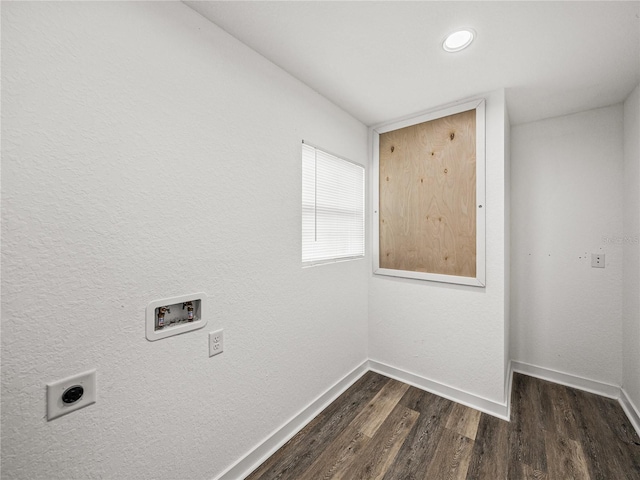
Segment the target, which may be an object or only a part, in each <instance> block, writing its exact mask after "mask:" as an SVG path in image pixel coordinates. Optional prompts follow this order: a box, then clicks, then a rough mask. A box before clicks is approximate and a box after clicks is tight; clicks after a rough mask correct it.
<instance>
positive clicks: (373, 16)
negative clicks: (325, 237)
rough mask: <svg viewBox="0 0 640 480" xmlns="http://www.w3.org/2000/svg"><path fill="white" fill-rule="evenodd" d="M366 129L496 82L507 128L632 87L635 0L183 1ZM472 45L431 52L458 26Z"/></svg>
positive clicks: (638, 48)
mask: <svg viewBox="0 0 640 480" xmlns="http://www.w3.org/2000/svg"><path fill="white" fill-rule="evenodd" d="M184 3H186V4H187V5H188V6H190V7H191V8H193V9H194V10H196V11H198V12H199V13H200V14H202V15H203V16H204V17H206V18H208V19H209V20H211V21H212V22H214V23H215V24H217V25H218V26H220V27H221V28H223V29H224V30H226V31H227V32H229V33H230V34H231V35H233V36H234V37H236V38H237V39H239V40H240V41H242V42H243V43H245V44H246V45H248V46H249V47H251V48H252V49H254V50H256V51H257V52H259V53H260V54H262V55H263V56H265V57H266V58H268V59H269V60H271V61H272V62H273V63H275V64H276V65H279V66H280V67H282V68H283V69H284V70H286V71H287V72H289V73H290V74H291V75H293V76H294V77H296V78H298V79H299V80H301V81H302V82H304V83H305V84H307V85H308V86H310V87H311V88H313V89H314V90H316V91H317V92H319V93H320V94H322V95H323V96H325V97H326V98H328V99H330V100H331V101H332V102H334V103H335V104H337V105H339V106H340V107H341V108H343V109H344V110H346V111H347V112H349V113H350V114H351V115H353V116H354V117H355V118H357V119H359V120H360V121H362V122H363V123H365V124H366V125H374V124H377V123H381V122H386V121H388V120H392V119H395V118H399V117H403V116H407V115H409V114H412V113H416V112H420V111H422V110H426V109H429V108H433V107H437V106H439V105H443V104H446V103H449V102H453V101H457V100H461V99H464V98H465V97H469V96H473V95H477V94H481V93H483V92H487V91H491V90H495V89H499V88H505V89H506V92H507V103H508V107H509V113H510V117H511V123H512V124H519V123H525V122H530V121H534V120H539V119H542V118H549V117H554V116H558V115H564V114H568V113H574V112H578V111H583V110H587V109H590V108H597V107H602V106H606V105H612V104H615V103H618V102H621V101H623V100H624V99H625V98H626V96H627V95H628V94H629V93H630V92H631V91H632V90H633V88H634V86H635V85H637V84H638V83H639V82H640V1H628V2H625V1H604V2H574V1H552V2H520V1H512V2H485V1H475V2H453V1H452V2H399V1H398V2H396V1H386V2H328V1H316V2H271V1H248V2H213V1H185V2H184ZM460 26H467V27H472V28H473V29H475V30H476V32H477V39H476V41H475V42H474V43H473V44H472V45H471V47H469V48H468V49H466V50H464V51H462V52H459V53H455V54H451V53H446V52H444V50H442V48H441V43H442V40H443V38H444V36H445V35H446V34H447V33H449V32H451V31H452V30H455V29H456V28H457V27H460Z"/></svg>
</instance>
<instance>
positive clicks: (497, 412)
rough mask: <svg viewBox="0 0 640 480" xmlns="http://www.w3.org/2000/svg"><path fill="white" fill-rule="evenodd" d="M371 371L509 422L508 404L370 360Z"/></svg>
mask: <svg viewBox="0 0 640 480" xmlns="http://www.w3.org/2000/svg"><path fill="white" fill-rule="evenodd" d="M369 369H370V370H372V371H374V372H377V373H380V374H382V375H385V376H387V377H391V378H394V379H396V380H399V381H401V382H404V383H408V384H409V385H413V386H414V387H417V388H419V389H421V390H426V391H427V392H431V393H434V394H436V395H438V396H440V397H444V398H446V399H448V400H451V401H452V402H456V403H461V404H462V405H466V406H467V407H471V408H474V409H476V410H480V411H481V412H484V413H487V414H489V415H492V416H494V417H498V418H501V419H502V420H507V421H509V406H508V403H504V404H503V403H498V402H495V401H493V400H489V399H486V398H483V397H479V396H478V395H474V394H473V393H469V392H465V391H464V390H460V389H458V388H454V387H450V386H448V385H444V384H442V383H438V382H435V381H433V380H429V379H428V378H424V377H421V376H420V375H416V374H415V373H410V372H407V371H405V370H402V369H399V368H396V367H392V366H390V365H386V364H384V363H381V362H377V361H375V360H369Z"/></svg>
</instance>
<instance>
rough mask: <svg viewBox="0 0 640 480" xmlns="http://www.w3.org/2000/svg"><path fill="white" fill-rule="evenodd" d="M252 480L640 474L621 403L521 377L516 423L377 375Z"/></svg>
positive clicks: (615, 478)
mask: <svg viewBox="0 0 640 480" xmlns="http://www.w3.org/2000/svg"><path fill="white" fill-rule="evenodd" d="M247 479H248V480H275V479H280V480H288V479H290V480H318V479H344V480H356V479H362V480H372V479H383V480H423V479H425V480H427V479H428V480H449V479H450V480H465V479H466V480H481V479H482V480H485V479H486V480H499V479H509V480H526V479H547V480H568V479H575V480H578V479H580V480H582V479H590V480H640V438H638V435H637V434H636V432H635V431H634V429H633V427H632V426H631V424H630V423H629V421H628V419H627V417H626V416H625V414H624V412H623V410H622V408H621V407H620V405H619V404H618V402H616V401H615V400H611V399H608V398H603V397H600V396H598V395H594V394H590V393H586V392H582V391H579V390H575V389H572V388H568V387H564V386H561V385H557V384H554V383H550V382H546V381H544V380H538V379H536V378H532V377H528V376H524V375H519V374H515V375H514V378H513V391H512V403H511V422H505V421H503V420H499V419H497V418H495V417H492V416H490V415H487V414H485V413H480V412H478V411H477V410H473V409H471V408H468V407H465V406H463V405H460V404H457V403H454V402H451V401H449V400H446V399H444V398H441V397H438V396H436V395H433V394H431V393H428V392H424V391H422V390H420V389H417V388H415V387H411V386H409V385H406V384H404V383H402V382H398V381H396V380H393V379H390V378H387V377H384V376H382V375H380V374H377V373H374V372H368V373H367V374H365V375H364V376H363V377H362V378H360V380H358V381H357V382H356V383H355V384H354V385H353V386H351V388H349V389H348V390H347V391H346V392H345V393H343V394H342V395H341V396H340V397H339V398H338V399H337V400H336V401H335V402H333V403H332V404H331V405H329V406H328V407H327V408H326V409H325V410H324V411H323V412H321V413H320V414H319V415H318V416H317V417H316V418H314V419H313V420H312V421H311V422H310V423H309V424H308V425H307V426H306V427H305V428H304V429H302V430H301V431H300V432H299V433H298V434H297V435H295V436H294V437H293V438H292V439H291V440H289V442H287V443H286V444H285V445H284V446H283V447H282V448H281V449H280V450H278V451H277V452H276V453H275V454H274V455H273V456H271V457H270V458H269V459H268V460H267V461H266V462H264V463H263V464H262V465H261V466H260V467H258V468H257V469H256V470H255V471H254V472H253V473H252V474H251V475H249V476H248V477H247Z"/></svg>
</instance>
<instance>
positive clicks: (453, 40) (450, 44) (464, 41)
mask: <svg viewBox="0 0 640 480" xmlns="http://www.w3.org/2000/svg"><path fill="white" fill-rule="evenodd" d="M475 36H476V35H475V32H474V31H473V30H471V29H470V28H465V29H464V30H458V31H456V32H453V33H450V34H449V35H447V38H445V39H444V42H442V48H444V49H445V51H447V52H459V51H460V50H463V49H465V48H467V47H468V46H469V45H471V42H473V39H474V38H475Z"/></svg>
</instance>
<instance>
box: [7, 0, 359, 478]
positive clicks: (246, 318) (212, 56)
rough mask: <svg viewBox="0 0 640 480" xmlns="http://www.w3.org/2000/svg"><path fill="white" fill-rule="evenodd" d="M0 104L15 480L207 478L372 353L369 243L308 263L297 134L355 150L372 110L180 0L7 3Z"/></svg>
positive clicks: (10, 454)
mask: <svg viewBox="0 0 640 480" xmlns="http://www.w3.org/2000/svg"><path fill="white" fill-rule="evenodd" d="M2 102H3V105H2V140H3V144H2V149H3V152H2V155H3V158H2V162H3V165H2V170H3V171H2V195H3V197H2V242H3V244H2V280H3V284H2V317H3V323H2V462H3V466H2V467H3V472H2V473H3V478H6V479H14V478H15V479H18V478H19V479H26V478H28V479H49V480H50V479H87V478H105V479H136V478H154V479H172V480H175V479H178V478H180V479H210V478H213V477H214V476H215V475H216V474H218V473H220V472H221V471H222V470H223V469H224V468H225V467H227V466H228V465H230V464H231V463H233V462H234V461H236V460H237V459H238V458H239V457H241V456H242V455H244V454H245V453H247V452H248V451H249V450H250V449H251V448H252V447H253V446H254V445H256V444H257V443H258V442H260V441H262V440H263V439H264V438H265V437H266V436H267V435H268V434H270V433H271V432H272V431H273V430H274V429H275V428H277V427H279V426H280V425H282V424H283V423H284V422H285V421H287V420H288V419H289V418H290V417H291V416H292V415H294V414H295V413H297V412H298V411H299V410H300V409H302V408H303V407H306V406H307V405H308V404H309V403H310V402H311V401H312V400H314V399H315V397H316V396H318V395H319V394H321V393H322V392H324V391H325V390H326V389H327V388H329V387H330V386H332V385H334V384H335V383H336V382H337V381H338V380H339V379H340V378H342V377H343V376H344V375H346V374H347V373H348V372H350V371H351V370H352V369H353V368H355V367H356V366H357V365H359V364H360V363H361V362H362V361H364V360H365V359H366V357H367V345H366V342H367V278H368V272H369V271H370V262H369V261H368V260H360V261H353V262H347V263H337V264H332V265H324V266H320V267H316V268H308V269H302V268H301V260H300V237H301V233H300V210H301V209H300V197H301V190H300V189H301V186H300V178H301V167H300V155H301V153H300V152H301V147H300V142H301V139H305V140H308V141H310V142H312V143H314V144H316V145H319V146H323V147H325V148H327V149H328V150H330V151H332V152H337V153H339V154H341V155H344V156H345V157H347V158H349V159H351V160H353V161H356V162H360V163H363V164H365V163H367V162H368V158H367V130H366V128H365V127H364V126H363V125H362V124H361V123H359V122H357V121H356V120H354V119H353V118H351V117H350V116H348V115H347V114H345V113H344V112H343V111H341V110H340V109H338V108H337V107H335V106H334V105H332V104H330V103H329V102H328V101H326V100H325V99H323V98H321V97H320V96H319V95H317V94H316V93H314V92H313V91H311V90H310V89H309V88H307V87H305V86H304V85H302V84H301V83H300V82H298V81H296V80H294V79H293V78H292V77H290V76H289V75H287V74H286V73H285V72H283V71H282V70H280V69H278V68H277V67H275V66H274V65H272V64H271V63H269V62H268V61H266V60H265V59H264V58H262V57H261V56H259V55H257V54H256V53H254V52H253V51H251V50H250V49H248V48H247V47H245V46H244V45H242V44H240V43H239V42H238V41H236V40H235V39H233V38H232V37H230V36H229V35H227V34H226V33H224V32H223V31H222V30H220V29H219V28H217V27H215V26H214V25H212V24H211V23H210V22H208V21H207V20H205V19H204V18H202V17H200V16H199V15H198V14H197V13H195V12H194V11H193V10H191V9H189V8H188V7H186V6H185V5H183V4H181V3H178V2H158V3H147V2H113V3H112V2H95V3H94V2H77V3H69V2H13V3H3V5H2ZM197 291H204V292H206V293H207V294H208V295H209V305H210V317H209V324H208V326H207V327H206V328H205V329H203V330H198V331H196V332H191V333H187V334H184V335H180V336H177V337H171V338H169V339H164V340H160V341H157V342H153V343H151V342H148V341H147V340H146V339H145V330H144V310H145V307H146V305H147V304H148V303H149V302H150V301H151V300H154V299H158V298H162V297H168V296H173V295H180V294H185V293H192V292H197ZM220 327H223V328H224V329H225V353H224V354H223V355H221V356H217V357H214V358H209V357H208V348H207V335H208V332H209V331H211V330H214V329H216V328H220ZM90 368H97V371H98V401H97V403H96V404H95V405H92V406H90V407H88V408H84V409H82V410H79V411H77V412H75V413H72V414H70V415H67V416H64V417H61V418H59V419H56V420H54V421H51V422H47V421H46V418H45V383H46V382H48V381H52V380H56V379H59V378H62V377H65V376H68V375H70V374H75V373H78V372H81V371H84V370H87V369H90Z"/></svg>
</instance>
